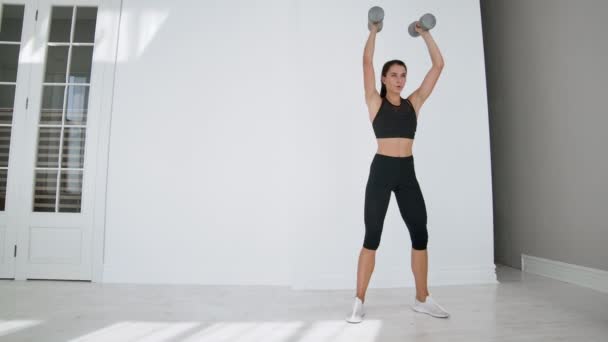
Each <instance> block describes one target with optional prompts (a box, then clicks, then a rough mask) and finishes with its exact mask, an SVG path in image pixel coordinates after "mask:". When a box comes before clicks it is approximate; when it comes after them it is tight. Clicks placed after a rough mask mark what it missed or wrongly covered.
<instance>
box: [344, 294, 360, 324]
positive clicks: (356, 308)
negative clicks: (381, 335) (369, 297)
mask: <svg viewBox="0 0 608 342" xmlns="http://www.w3.org/2000/svg"><path fill="white" fill-rule="evenodd" d="M363 316H365V310H364V309H363V302H362V301H361V299H359V297H355V303H354V304H353V311H352V313H351V314H350V315H349V316H348V317H346V321H347V322H348V323H361V321H363Z"/></svg>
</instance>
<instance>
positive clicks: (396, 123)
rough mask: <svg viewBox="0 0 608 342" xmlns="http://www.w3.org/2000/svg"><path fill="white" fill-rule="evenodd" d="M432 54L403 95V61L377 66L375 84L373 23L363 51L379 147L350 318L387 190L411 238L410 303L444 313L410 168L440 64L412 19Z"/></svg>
mask: <svg viewBox="0 0 608 342" xmlns="http://www.w3.org/2000/svg"><path fill="white" fill-rule="evenodd" d="M416 31H417V32H418V33H420V35H421V36H422V38H423V39H424V41H425V43H426V46H427V48H428V51H429V53H430V55H431V60H432V64H433V65H432V67H431V69H430V70H429V72H428V73H427V74H426V76H425V78H424V80H423V81H422V84H421V85H420V87H419V88H418V89H416V90H415V91H414V92H413V93H412V94H411V95H410V96H408V97H407V98H406V99H403V98H402V97H401V91H402V90H403V88H404V86H405V79H406V76H407V67H406V66H405V64H404V63H403V62H402V61H399V60H392V61H388V62H387V63H386V64H384V67H383V68H382V78H381V80H382V89H381V91H380V94H378V91H377V90H376V86H375V74H374V67H373V55H374V45H375V40H376V34H377V32H378V27H377V26H374V25H372V27H371V30H370V33H369V37H368V39H367V43H366V44H365V50H364V53H363V80H364V85H365V102H366V103H367V108H368V111H369V119H370V121H371V123H372V126H373V129H374V133H375V135H376V138H377V142H378V149H377V152H376V155H375V156H374V158H373V161H372V163H371V167H370V173H369V178H368V181H367V187H366V190H365V209H364V221H365V239H364V241H363V248H362V249H361V252H360V254H359V265H358V269H357V294H356V297H355V303H354V304H353V309H352V313H351V314H350V315H349V316H348V317H347V319H346V320H347V321H348V322H350V323H359V322H361V321H362V320H363V316H364V315H365V311H364V308H363V303H364V302H365V292H366V291H367V286H368V284H369V280H370V278H371V275H372V272H373V270H374V265H375V259H376V250H377V249H378V246H379V244H380V236H381V234H382V227H383V223H384V217H385V215H386V210H387V208H388V204H389V200H390V195H391V191H392V192H394V193H395V197H396V199H397V204H398V206H399V211H400V213H401V216H402V218H403V220H404V222H405V224H406V226H407V228H408V231H409V234H410V238H411V241H412V252H411V253H412V256H411V259H412V272H413V273H414V278H415V280H416V298H415V299H414V305H413V306H412V309H413V310H414V311H417V312H422V313H427V314H429V315H432V316H434V317H444V318H445V317H448V316H449V314H448V313H447V312H446V311H445V310H444V309H443V308H442V307H441V306H439V304H437V303H436V302H435V301H434V300H433V298H431V296H430V293H429V291H428V288H427V273H428V255H427V250H426V246H427V241H428V234H427V227H426V224H427V213H426V206H425V203H424V198H423V196H422V192H421V190H420V186H419V184H418V181H417V179H416V174H415V171H414V156H413V155H412V145H413V143H414V134H415V132H416V126H417V122H418V118H419V113H420V108H421V107H422V104H423V103H424V102H425V101H426V99H427V98H428V97H429V95H430V94H431V92H432V90H433V88H434V87H435V83H437V79H439V75H440V74H441V71H442V69H443V65H444V63H443V57H442V56H441V52H440V51H439V48H438V47H437V45H436V44H435V41H434V40H433V38H432V36H431V34H430V32H429V31H424V30H422V29H421V28H420V26H419V25H416Z"/></svg>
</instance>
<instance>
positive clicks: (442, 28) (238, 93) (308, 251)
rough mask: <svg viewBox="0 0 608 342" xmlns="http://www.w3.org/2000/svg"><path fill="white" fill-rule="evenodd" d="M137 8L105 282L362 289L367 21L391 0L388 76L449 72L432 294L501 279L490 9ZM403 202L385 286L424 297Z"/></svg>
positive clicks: (433, 179)
mask: <svg viewBox="0 0 608 342" xmlns="http://www.w3.org/2000/svg"><path fill="white" fill-rule="evenodd" d="M256 3H257V5H255V6H254V5H253V4H251V2H249V1H245V0H242V1H234V0H233V1H213V2H210V1H207V2H204V3H201V2H198V1H194V0H191V1H185V0H184V1H178V2H173V3H172V4H171V5H169V4H167V3H166V2H165V1H159V0H155V1H150V0H145V1H144V0H125V1H124V8H123V18H122V21H121V33H120V38H119V39H120V42H119V51H118V66H117V72H116V89H115V97H114V110H113V115H112V128H111V146H110V158H109V175H108V200H107V221H106V222H107V226H106V254H105V263H106V264H105V272H104V280H105V281H108V282H154V283H157V282H162V283H167V282H177V283H203V284H269V285H291V286H294V287H296V288H352V287H354V285H355V276H356V274H355V271H356V263H357V255H358V252H359V249H360V247H361V244H362V241H363V234H364V225H363V195H364V190H365V183H366V180H367V175H368V172H369V164H370V162H371V158H372V157H373V154H374V153H375V149H376V143H375V140H374V137H373V131H372V129H371V125H370V123H369V121H368V119H367V110H366V109H365V104H364V101H363V85H362V68H361V60H362V51H363V46H364V43H365V40H366V38H367V34H368V31H367V19H366V16H367V10H368V9H369V7H371V6H372V5H376V4H378V5H380V6H382V7H384V9H385V11H386V13H387V18H386V23H385V27H384V29H383V31H382V32H381V33H380V34H379V36H378V42H377V49H376V59H375V64H376V71H377V75H378V77H379V74H380V69H381V66H382V63H383V62H384V61H385V60H388V59H393V58H401V59H403V60H404V61H405V62H406V63H407V64H408V69H409V75H408V83H407V86H406V90H405V91H404V93H403V95H404V96H406V95H407V94H409V93H410V92H411V91H413V90H414V88H415V87H416V86H417V85H419V84H420V82H421V80H422V78H423V77H424V74H425V73H426V71H427V70H428V68H429V67H430V58H429V56H428V52H427V50H426V47H425V45H424V42H423V41H422V39H413V38H410V37H409V35H408V34H407V26H408V24H409V23H410V22H411V21H412V20H414V19H416V18H418V17H419V16H420V15H421V14H423V13H425V12H432V13H434V14H435V15H436V16H437V18H438V25H437V27H436V28H435V29H434V31H433V34H434V36H435V38H436V41H437V42H438V45H439V46H440V48H441V49H442V52H443V55H444V58H445V60H446V68H445V69H444V74H443V75H442V77H441V79H440V81H439V83H438V85H437V87H436V89H435V92H434V93H433V95H432V96H431V97H430V98H429V100H428V101H427V103H426V104H425V106H424V107H423V109H422V110H421V112H420V121H419V126H418V131H417V137H416V143H415V146H414V155H415V165H416V171H417V175H418V179H419V182H420V184H421V187H422V191H423V194H424V196H425V200H426V203H427V209H428V214H429V235H430V241H429V253H430V281H431V285H439V284H448V283H479V282H491V281H494V280H495V276H494V264H493V251H492V207H491V203H492V193H491V179H490V154H489V140H488V121H487V119H488V118H487V104H486V96H485V76H484V64H483V48H482V36H481V21H480V17H479V3H478V2H477V1H466V2H465V1H460V2H458V6H457V5H456V4H452V2H450V1H448V0H443V1H416V2H413V3H411V4H405V3H403V2H401V1H378V2H373V3H372V2H368V1H357V2H354V1H346V0H343V1H335V2H332V3H330V4H329V5H328V4H327V3H322V2H321V1H295V0H292V1H280V0H275V1H271V0H266V1H258V2H256ZM410 246H411V244H410V241H409V235H408V234H407V230H406V228H405V225H404V224H403V222H402V221H401V218H400V216H399V214H398V210H397V207H396V203H395V202H394V197H393V199H392V201H391V205H390V207H389V213H388V214H387V218H386V221H385V230H384V234H383V237H382V242H381V246H380V249H379V251H378V258H377V267H376V271H375V273H374V278H373V281H372V283H371V286H372V287H391V286H412V284H413V283H412V277H411V275H410V274H411V272H410V270H409V264H410V260H409V253H410Z"/></svg>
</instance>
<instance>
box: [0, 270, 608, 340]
mask: <svg viewBox="0 0 608 342" xmlns="http://www.w3.org/2000/svg"><path fill="white" fill-rule="evenodd" d="M497 273H498V279H499V282H500V284H497V285H476V286H445V287H436V288H431V293H432V294H433V297H434V298H435V299H436V300H438V301H439V303H440V304H442V305H443V306H444V307H445V308H446V309H447V310H448V311H449V312H450V313H451V314H452V317H450V318H449V319H438V318H433V317H430V316H427V315H424V314H420V313H416V312H413V311H411V309H410V308H409V304H410V302H411V301H412V298H413V296H414V289H413V288H404V289H370V290H369V292H368V295H367V298H366V309H367V317H366V320H365V321H364V322H363V323H361V324H355V325H353V324H349V323H346V322H345V321H344V317H345V316H346V313H347V312H348V310H349V309H350V306H351V304H352V301H351V299H352V293H351V292H352V291H293V290H290V289H288V288H282V287H279V288H276V287H250V286H247V287H238V286H228V287H226V286H222V287H214V286H213V287H212V286H183V285H180V286H166V285H163V286H158V285H113V284H112V285H107V284H106V285H104V284H91V283H79V282H47V281H29V282H21V281H17V282H15V281H0V340H1V341H3V342H4V341H6V342H8V341H43V342H51V341H205V342H210V341H214V342H215V341H264V342H303V341H307V342H308V341H314V342H324V341H383V342H384V341H598V342H599V341H602V342H606V341H608V295H607V294H604V293H600V292H596V291H593V290H590V289H586V288H583V287H579V286H576V285H571V284H568V283H563V282H560V281H556V280H552V279H548V278H544V277H540V276H535V275H530V274H522V273H521V272H520V271H519V270H515V269H512V268H508V267H503V266H500V267H498V270H497Z"/></svg>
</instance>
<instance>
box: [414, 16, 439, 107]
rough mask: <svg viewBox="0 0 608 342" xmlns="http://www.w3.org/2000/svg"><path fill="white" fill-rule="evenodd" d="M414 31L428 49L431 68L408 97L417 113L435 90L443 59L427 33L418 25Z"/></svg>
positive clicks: (431, 37)
mask: <svg viewBox="0 0 608 342" xmlns="http://www.w3.org/2000/svg"><path fill="white" fill-rule="evenodd" d="M416 31H418V33H420V36H421V37H422V38H423V39H424V42H425V43H426V46H427V48H428V51H429V54H430V55H431V61H432V66H431V69H430V70H429V71H428V73H427V74H426V76H425V77H424V80H423V81H422V84H421V85H420V87H419V88H418V89H416V90H415V91H414V92H413V93H412V94H411V95H410V97H409V99H410V102H411V103H412V105H413V106H414V109H415V110H416V113H419V110H420V108H421V107H422V104H423V103H424V101H426V99H427V98H428V97H429V95H431V92H432V91H433V88H435V84H436V83H437V80H438V79H439V75H441V71H442V70H443V65H444V63H443V57H442V56H441V52H440V51H439V47H438V46H437V44H436V43H435V40H434V39H433V36H431V33H430V32H429V31H424V30H421V29H420V28H419V27H418V25H416Z"/></svg>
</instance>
